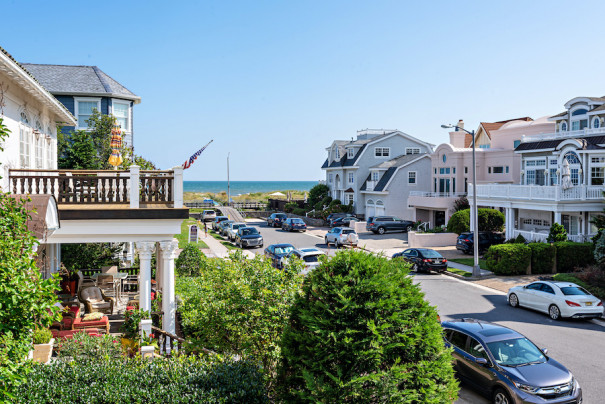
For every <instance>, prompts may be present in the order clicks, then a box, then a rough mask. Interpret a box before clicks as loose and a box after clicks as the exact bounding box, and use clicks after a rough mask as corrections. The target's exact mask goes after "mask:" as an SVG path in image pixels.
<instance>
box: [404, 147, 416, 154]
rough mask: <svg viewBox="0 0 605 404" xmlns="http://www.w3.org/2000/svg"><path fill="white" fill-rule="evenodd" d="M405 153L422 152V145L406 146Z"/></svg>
mask: <svg viewBox="0 0 605 404" xmlns="http://www.w3.org/2000/svg"><path fill="white" fill-rule="evenodd" d="M405 154H420V147H406V148H405Z"/></svg>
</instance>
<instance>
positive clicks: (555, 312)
mask: <svg viewBox="0 0 605 404" xmlns="http://www.w3.org/2000/svg"><path fill="white" fill-rule="evenodd" d="M548 315H549V316H550V318H551V319H553V320H555V321H556V320H560V319H561V310H559V308H558V307H557V305H556V304H551V305H550V307H549V308H548Z"/></svg>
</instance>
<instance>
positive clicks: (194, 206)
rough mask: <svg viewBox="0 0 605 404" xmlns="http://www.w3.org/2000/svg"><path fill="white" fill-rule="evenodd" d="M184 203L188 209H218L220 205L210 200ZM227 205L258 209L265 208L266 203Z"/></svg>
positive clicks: (243, 208) (234, 203)
mask: <svg viewBox="0 0 605 404" xmlns="http://www.w3.org/2000/svg"><path fill="white" fill-rule="evenodd" d="M184 204H185V206H186V207H188V208H190V209H214V208H217V209H220V206H215V205H213V204H212V203H210V202H200V201H191V202H184ZM229 206H231V207H232V208H235V209H238V210H260V209H266V208H267V204H266V203H264V202H231V203H230V204H229Z"/></svg>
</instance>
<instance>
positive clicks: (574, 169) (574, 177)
mask: <svg viewBox="0 0 605 404" xmlns="http://www.w3.org/2000/svg"><path fill="white" fill-rule="evenodd" d="M563 158H564V159H565V160H567V162H568V163H569V171H570V174H571V183H572V184H573V185H579V184H580V183H581V176H580V168H582V167H581V165H580V164H581V163H580V159H579V158H578V155H577V154H576V153H574V152H572V151H570V152H567V153H565V156H563Z"/></svg>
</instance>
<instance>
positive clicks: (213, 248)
mask: <svg viewBox="0 0 605 404" xmlns="http://www.w3.org/2000/svg"><path fill="white" fill-rule="evenodd" d="M200 240H201V241H203V242H204V243H206V244H207V245H208V248H202V252H203V253H204V255H205V256H206V257H208V258H226V257H228V256H229V252H230V250H229V249H228V248H227V247H225V246H224V245H223V244H222V243H221V241H220V240H217V239H215V238H214V237H212V236H211V235H210V234H208V236H202V237H201V238H200ZM241 251H242V253H243V254H244V255H245V256H246V257H247V258H249V259H252V258H254V257H255V255H254V253H253V252H252V251H248V250H241Z"/></svg>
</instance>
